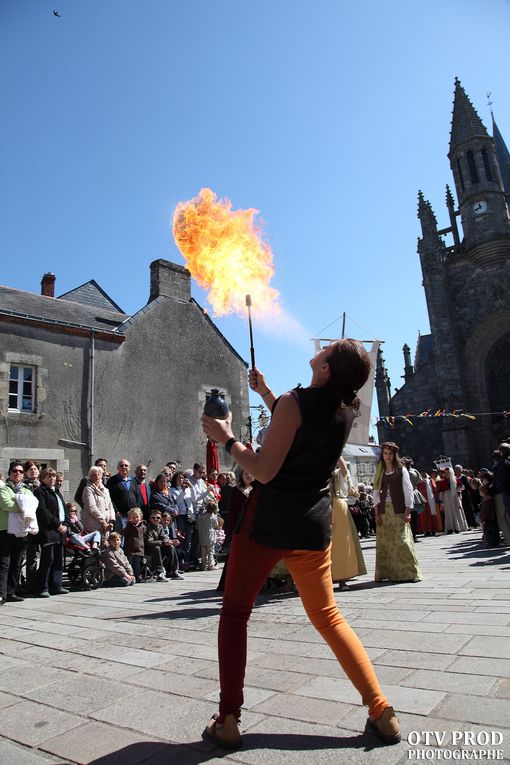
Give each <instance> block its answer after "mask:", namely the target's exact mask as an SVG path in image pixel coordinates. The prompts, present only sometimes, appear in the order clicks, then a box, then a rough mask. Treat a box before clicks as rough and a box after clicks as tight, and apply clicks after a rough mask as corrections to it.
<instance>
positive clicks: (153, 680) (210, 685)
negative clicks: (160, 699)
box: [124, 669, 218, 698]
mask: <svg viewBox="0 0 510 765" xmlns="http://www.w3.org/2000/svg"><path fill="white" fill-rule="evenodd" d="M124 680H125V683H132V684H133V685H134V686H138V687H144V688H150V689H152V690H155V691H168V692H169V693H178V694H179V695H182V696H191V697H193V698H199V697H200V696H204V695H206V694H208V693H211V692H212V691H213V690H215V689H216V688H217V687H218V681H217V679H214V680H207V679H204V678H203V677H197V676H196V675H179V674H177V673H173V672H171V671H166V672H165V671H162V670H160V669H146V670H144V671H143V672H136V673H135V674H134V675H133V677H130V676H129V674H128V675H127V676H125V677H124ZM124 687H125V686H124Z"/></svg>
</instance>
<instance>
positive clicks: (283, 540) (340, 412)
mask: <svg viewBox="0 0 510 765" xmlns="http://www.w3.org/2000/svg"><path fill="white" fill-rule="evenodd" d="M294 395H295V396H296V399H297V403H298V405H299V409H300V412H301V419H302V423H301V426H300V427H299V428H298V430H297V432H296V435H295V437H294V441H293V442H292V445H291V447H290V449H289V452H288V454H287V456H286V458H285V461H284V463H283V465H282V467H281V468H280V470H279V471H278V473H277V474H276V475H275V477H274V478H273V479H272V480H271V481H269V482H268V483H266V484H263V485H262V486H260V493H259V495H258V503H257V508H256V511H255V517H254V521H253V530H252V537H253V539H254V540H255V541H256V542H258V543H259V544H262V545H265V546H266V547H277V548H282V549H284V550H324V549H325V548H326V547H327V546H328V545H329V543H330V542H331V496H330V492H329V482H330V479H331V474H332V472H333V470H334V468H335V466H336V463H337V462H338V458H339V457H340V455H341V453H342V449H343V448H344V445H345V442H346V441H347V437H348V435H349V432H350V429H351V426H352V422H353V420H354V415H355V412H354V410H353V409H352V407H339V406H338V404H337V402H336V401H335V399H334V397H333V395H332V391H331V390H330V389H329V388H298V389H296V390H295V391H294ZM277 405H278V401H277V402H276V403H275V407H274V408H276V406H277ZM274 408H273V411H274Z"/></svg>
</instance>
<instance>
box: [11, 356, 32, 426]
mask: <svg viewBox="0 0 510 765" xmlns="http://www.w3.org/2000/svg"><path fill="white" fill-rule="evenodd" d="M13 367H16V368H17V369H18V379H17V384H18V390H17V393H16V406H15V407H12V406H9V412H20V413H21V414H34V412H35V411H36V393H37V367H36V366H33V365H32V364H17V363H14V362H11V365H10V368H9V394H8V395H9V399H8V400H9V404H10V399H11V395H13V394H11V392H10V386H11V381H12V370H13ZM25 369H31V370H32V393H31V407H30V409H23V398H24V396H23V383H24V382H25V381H24V375H23V370H25Z"/></svg>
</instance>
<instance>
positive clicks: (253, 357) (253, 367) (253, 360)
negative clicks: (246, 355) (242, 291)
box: [248, 306, 255, 369]
mask: <svg viewBox="0 0 510 765" xmlns="http://www.w3.org/2000/svg"><path fill="white" fill-rule="evenodd" d="M248 325H249V327H250V355H251V368H252V369H255V348H254V347H253V328H252V325H251V307H250V306H248Z"/></svg>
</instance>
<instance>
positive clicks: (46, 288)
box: [41, 273, 55, 298]
mask: <svg viewBox="0 0 510 765" xmlns="http://www.w3.org/2000/svg"><path fill="white" fill-rule="evenodd" d="M41 295H46V297H51V298H54V297H55V274H52V273H47V274H44V276H43V278H42V279H41Z"/></svg>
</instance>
